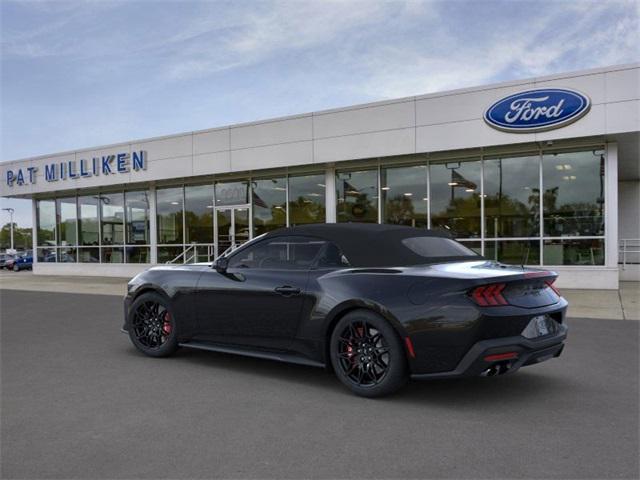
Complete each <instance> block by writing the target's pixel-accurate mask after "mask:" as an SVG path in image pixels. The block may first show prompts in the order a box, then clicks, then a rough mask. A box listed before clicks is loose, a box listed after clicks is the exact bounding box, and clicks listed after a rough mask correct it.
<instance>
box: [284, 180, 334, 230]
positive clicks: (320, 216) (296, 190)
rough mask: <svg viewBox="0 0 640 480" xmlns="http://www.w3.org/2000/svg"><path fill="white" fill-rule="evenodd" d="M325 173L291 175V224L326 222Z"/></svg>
mask: <svg viewBox="0 0 640 480" xmlns="http://www.w3.org/2000/svg"><path fill="white" fill-rule="evenodd" d="M324 182H325V179H324V174H318V175H301V176H295V177H289V225H291V226H292V227H294V226H296V225H304V224H307V223H324V222H325V219H326V209H325V184H324Z"/></svg>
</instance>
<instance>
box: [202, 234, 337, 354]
mask: <svg viewBox="0 0 640 480" xmlns="http://www.w3.org/2000/svg"><path fill="white" fill-rule="evenodd" d="M323 244H324V243H323V241H321V240H317V239H313V238H308V237H300V236H279V237H267V238H265V239H263V240H260V241H258V242H257V243H254V244H250V245H247V246H246V247H244V248H240V249H238V250H237V251H236V252H234V253H232V254H231V255H230V256H229V260H228V266H227V269H226V271H225V272H224V273H220V272H218V271H216V270H215V269H211V271H209V272H205V274H203V275H202V277H201V278H200V281H199V284H198V338H199V339H201V340H204V341H212V342H216V343H227V344H235V345H247V346H253V347H260V348H266V349H274V350H285V349H287V348H288V347H289V345H290V344H291V342H292V340H293V338H294V337H295V335H296V332H297V329H298V325H299V322H300V314H301V310H302V306H303V304H304V302H305V296H306V295H307V293H306V287H307V281H308V278H309V269H310V268H311V266H312V264H313V262H314V260H315V257H316V256H317V255H318V253H319V252H320V250H321V249H322V246H323Z"/></svg>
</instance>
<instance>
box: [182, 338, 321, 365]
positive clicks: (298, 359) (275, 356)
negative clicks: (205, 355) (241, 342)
mask: <svg viewBox="0 0 640 480" xmlns="http://www.w3.org/2000/svg"><path fill="white" fill-rule="evenodd" d="M179 345H180V346H181V347H185V348H195V349H197V350H208V351H210V352H219V353H231V354H233V355H243V356H245V357H254V358H264V359H267V360H276V361H278V362H284V363H296V364H298V365H307V366H309V367H318V368H324V367H325V365H324V363H320V362H316V361H314V360H309V359H308V358H305V357H302V356H300V355H296V354H295V353H289V352H271V351H266V350H251V349H249V348H246V347H236V346H232V345H222V344H219V343H204V342H185V343H180V344H179Z"/></svg>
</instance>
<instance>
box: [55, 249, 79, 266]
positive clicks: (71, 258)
mask: <svg viewBox="0 0 640 480" xmlns="http://www.w3.org/2000/svg"><path fill="white" fill-rule="evenodd" d="M75 261H76V249H75V248H68V247H60V248H58V262H60V263H75Z"/></svg>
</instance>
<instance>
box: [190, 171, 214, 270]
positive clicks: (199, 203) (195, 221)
mask: <svg viewBox="0 0 640 480" xmlns="http://www.w3.org/2000/svg"><path fill="white" fill-rule="evenodd" d="M184 221H185V235H186V238H185V246H186V247H189V246H190V245H191V244H196V245H195V246H194V247H191V250H190V251H189V254H188V258H187V260H189V261H193V262H206V261H209V260H212V259H213V185H211V184H208V185H189V186H186V187H185V189H184Z"/></svg>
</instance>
